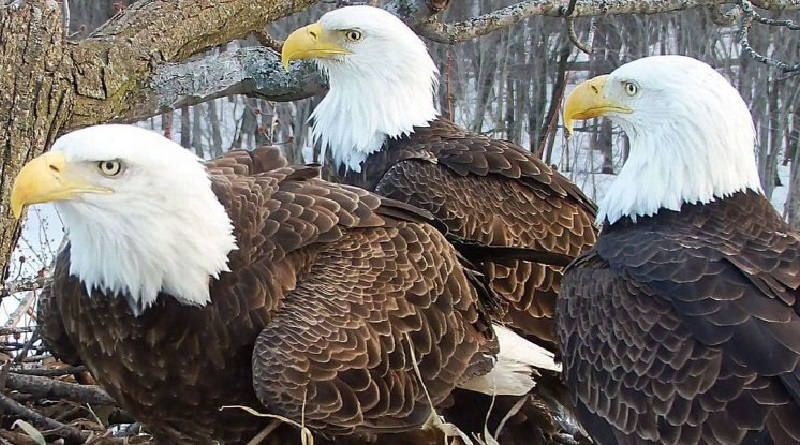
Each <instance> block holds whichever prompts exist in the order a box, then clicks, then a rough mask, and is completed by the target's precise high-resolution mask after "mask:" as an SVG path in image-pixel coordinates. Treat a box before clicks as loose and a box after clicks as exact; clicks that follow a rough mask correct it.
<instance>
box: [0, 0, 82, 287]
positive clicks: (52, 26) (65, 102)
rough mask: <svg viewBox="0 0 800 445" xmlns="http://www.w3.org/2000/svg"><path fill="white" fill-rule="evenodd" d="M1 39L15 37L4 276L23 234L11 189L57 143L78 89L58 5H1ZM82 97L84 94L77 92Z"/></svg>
mask: <svg viewBox="0 0 800 445" xmlns="http://www.w3.org/2000/svg"><path fill="white" fill-rule="evenodd" d="M0 36H2V38H3V39H4V40H5V39H12V38H13V39H14V41H15V43H14V44H9V43H8V42H6V43H5V44H4V45H3V50H2V51H0V66H2V67H9V68H11V67H13V70H11V71H6V72H5V73H4V74H3V75H2V76H0V104H2V106H0V134H2V145H0V150H2V159H3V162H2V165H0V203H2V209H3V210H2V211H3V214H2V219H1V222H0V271H3V274H2V276H0V278H4V277H5V275H6V273H7V262H8V258H9V256H10V255H11V251H12V250H13V248H14V245H15V244H16V242H17V237H18V236H19V229H20V227H19V222H18V221H17V220H15V219H14V218H12V215H11V209H10V206H9V205H8V203H9V198H10V193H11V185H12V181H13V179H14V178H15V177H16V176H17V173H18V172H19V169H20V168H21V167H22V165H23V164H24V163H25V162H26V161H27V160H28V159H30V158H32V157H33V156H35V155H38V154H39V153H41V152H42V150H43V148H44V147H46V146H49V145H50V144H52V143H53V140H54V139H55V138H56V136H57V135H58V132H59V131H60V129H61V127H62V126H63V125H64V121H65V120H66V118H67V116H66V113H67V110H68V109H70V108H72V106H73V104H74V101H75V89H73V88H72V85H71V84H70V80H69V79H68V75H66V74H65V73H64V72H63V71H62V70H61V68H62V65H63V64H65V63H66V61H65V59H67V58H68V56H67V55H66V51H65V48H64V46H65V43H64V29H63V27H62V19H61V11H60V8H59V6H58V4H56V3H55V2H54V1H47V0H28V1H27V2H26V3H25V4H24V5H23V6H22V7H21V9H19V10H16V11H12V10H11V9H9V8H5V7H0ZM78 93H79V94H80V90H78Z"/></svg>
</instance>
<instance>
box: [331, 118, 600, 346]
mask: <svg viewBox="0 0 800 445" xmlns="http://www.w3.org/2000/svg"><path fill="white" fill-rule="evenodd" d="M328 165H330V163H329V164H328ZM327 171H328V172H329V173H328V175H329V177H330V178H331V179H334V180H337V181H341V182H345V183H348V184H352V185H356V186H358V187H363V188H366V189H368V190H374V191H375V192H376V193H378V194H380V195H383V196H387V197H390V198H393V199H396V200H399V201H403V202H406V203H409V204H413V205H415V206H417V207H420V208H423V209H425V210H428V211H430V212H431V213H433V215H434V216H435V217H436V218H438V219H440V220H441V221H442V222H444V224H445V225H446V226H447V228H448V230H449V233H450V234H452V235H455V236H454V237H453V238H452V240H453V241H455V242H456V243H458V241H459V240H463V241H468V242H476V243H479V244H482V245H489V246H513V247H525V248H533V249H535V250H539V251H547V252H555V253H560V254H565V255H568V256H570V257H574V256H577V255H578V254H579V253H581V252H583V251H585V250H586V249H588V248H590V247H591V246H592V244H593V243H594V241H595V236H596V231H595V228H594V225H593V221H594V214H595V207H594V204H593V202H592V201H591V200H590V199H589V198H588V197H586V195H584V194H583V192H581V191H580V189H579V188H578V187H577V186H576V185H575V184H574V183H572V182H571V181H569V180H568V179H567V178H565V177H564V176H562V175H561V174H560V173H558V172H557V171H555V170H553V169H552V168H550V167H548V166H547V165H546V164H544V163H543V162H542V161H541V160H539V159H538V158H536V157H535V156H533V155H532V154H531V153H530V152H528V151H526V150H524V149H522V148H521V147H519V146H517V145H515V144H512V143H510V142H507V141H502V140H497V139H491V138H488V137H486V136H481V135H477V134H474V133H470V132H467V131H465V130H464V129H462V128H460V127H459V126H457V125H456V124H454V123H452V122H450V121H447V120H444V119H436V120H433V121H432V122H430V127H417V128H415V129H414V133H412V134H411V135H409V136H406V137H401V138H387V140H386V142H385V144H384V147H383V148H382V150H381V151H379V152H376V153H373V154H372V155H370V156H369V157H368V158H367V159H366V161H364V163H363V166H362V170H361V172H359V173H355V172H353V171H352V170H349V169H346V168H345V167H344V166H341V167H340V168H339V169H338V170H334V169H333V168H330V167H327ZM481 270H482V272H483V273H484V274H486V276H487V277H488V279H489V280H490V283H491V286H492V290H493V291H495V292H496V293H497V294H498V295H500V296H501V297H502V299H503V300H504V303H505V311H504V312H505V313H504V315H503V317H502V320H503V321H504V322H507V323H509V324H510V325H511V326H512V327H514V328H515V329H516V330H517V331H518V332H520V333H522V334H523V335H525V336H526V337H527V338H528V339H530V340H532V341H535V342H537V343H540V344H543V345H546V346H548V347H550V348H554V346H555V335H556V329H555V318H554V317H555V314H554V312H555V306H556V297H557V295H558V291H559V283H560V281H561V267H552V266H545V265H542V264H536V263H531V262H527V261H517V260H494V261H486V262H484V263H483V264H482V265H481Z"/></svg>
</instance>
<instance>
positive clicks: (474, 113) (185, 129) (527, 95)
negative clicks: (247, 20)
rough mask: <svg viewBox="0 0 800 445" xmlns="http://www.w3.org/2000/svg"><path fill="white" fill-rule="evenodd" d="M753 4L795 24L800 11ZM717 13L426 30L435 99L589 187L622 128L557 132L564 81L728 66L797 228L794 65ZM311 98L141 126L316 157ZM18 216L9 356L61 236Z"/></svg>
mask: <svg viewBox="0 0 800 445" xmlns="http://www.w3.org/2000/svg"><path fill="white" fill-rule="evenodd" d="M515 2H516V1H515V0H460V1H453V2H451V4H450V5H449V7H448V8H447V9H446V10H445V12H444V13H443V14H444V15H443V17H442V18H441V19H442V21H443V22H454V21H461V20H466V19H468V18H470V17H474V16H477V15H480V14H484V13H488V12H491V11H494V10H497V9H499V8H501V7H504V6H507V5H510V4H512V3H515ZM126 7H127V5H126V3H125V2H123V1H117V0H71V1H70V13H71V18H70V33H71V37H72V38H73V39H78V40H79V39H82V38H85V37H87V36H88V35H89V34H90V33H91V31H93V30H94V29H96V28H97V27H99V26H100V25H101V24H103V23H104V22H105V21H106V20H107V19H108V18H110V17H112V16H113V15H115V14H117V13H118V12H119V11H120V10H122V9H124V8H126ZM335 7H336V4H335V3H333V2H331V3H319V4H317V5H315V6H313V7H311V8H310V9H308V10H306V11H304V12H301V13H298V14H295V15H293V16H290V17H288V18H285V19H281V20H279V21H276V22H273V23H271V24H270V25H269V27H268V29H267V32H268V33H269V34H270V35H271V36H273V37H275V38H276V39H282V38H284V37H285V36H286V35H287V34H288V33H289V32H291V31H292V30H294V29H296V28H297V27H299V26H303V25H305V24H308V23H310V22H312V21H314V20H316V19H317V18H318V17H319V16H320V15H322V14H323V13H324V12H325V11H327V10H330V9H333V8H335ZM762 13H763V14H764V15H765V16H766V17H774V18H780V19H791V20H794V21H795V22H800V13H798V12H776V13H773V12H770V11H764V12H762ZM723 19H724V18H723V17H721V16H720V13H719V10H718V9H717V8H716V7H711V8H694V9H689V10H687V11H681V12H675V13H666V14H656V15H633V14H628V15H619V16H601V17H596V18H578V19H576V20H575V31H576V37H577V41H579V42H581V43H582V44H584V45H586V46H588V47H589V48H590V49H591V53H590V54H586V53H584V52H582V51H581V50H580V49H579V48H578V47H576V45H575V44H574V42H573V41H571V39H570V37H569V30H568V28H567V26H565V21H564V20H563V19H559V18H548V17H532V18H528V19H525V20H523V21H521V22H520V23H518V24H516V25H514V26H512V27H509V28H506V29H502V30H499V31H496V32H493V33H489V34H487V35H484V36H482V37H481V38H479V39H475V40H469V41H466V42H462V43H457V44H454V45H449V44H442V43H436V42H432V41H429V42H428V44H429V49H430V51H431V53H432V54H433V57H434V60H435V61H436V63H437V64H438V67H439V71H440V73H441V82H440V85H439V88H438V94H437V96H438V97H437V99H438V103H439V107H440V109H441V112H442V114H443V115H444V116H446V117H449V118H451V119H454V120H455V121H456V122H458V123H459V124H461V125H463V126H465V127H467V128H469V129H470V130H472V131H476V132H481V133H485V134H488V135H489V136H491V137H494V138H502V139H508V140H511V141H514V142H517V143H520V144H521V145H522V146H523V147H525V148H528V149H530V150H531V151H533V152H535V153H537V155H539V156H540V157H541V158H543V159H544V160H545V161H546V162H548V163H550V164H553V165H556V166H557V168H558V169H559V170H561V171H562V172H564V173H565V174H566V175H568V176H570V177H571V178H572V179H574V180H575V181H576V182H577V183H578V185H579V186H581V187H582V188H583V189H584V190H585V191H587V192H588V193H589V194H590V196H592V197H594V198H598V197H599V195H600V194H602V191H603V190H604V187H603V184H604V183H605V182H607V181H609V180H610V179H612V178H613V175H614V173H616V172H618V171H619V168H620V166H621V165H622V162H623V161H624V159H625V156H626V152H627V146H626V141H625V137H624V135H622V134H621V133H620V132H619V130H618V129H617V128H616V127H613V126H612V125H611V124H610V122H609V121H607V120H600V121H597V122H588V123H586V124H584V126H583V127H581V128H578V132H577V135H576V137H575V138H574V139H573V140H570V141H569V142H567V141H566V140H565V139H564V137H563V134H562V132H561V130H560V127H561V122H560V118H559V115H558V114H559V105H560V103H561V101H562V98H563V95H564V92H565V91H569V89H570V88H571V87H572V85H574V84H575V83H577V82H579V81H581V80H583V79H585V78H587V77H590V76H594V75H599V74H605V73H608V72H610V71H612V70H613V69H615V68H616V67H618V66H620V65H621V64H623V63H625V62H628V61H631V60H634V59H637V58H639V57H643V56H647V55H655V54H682V55H688V56H692V57H696V58H698V59H701V60H703V61H705V62H708V63H709V64H711V65H712V66H714V67H715V68H717V69H718V70H719V71H721V72H722V73H724V74H725V75H726V76H727V77H728V79H729V80H730V81H731V82H732V83H733V84H734V85H736V86H737V87H738V88H739V90H740V92H741V93H742V95H743V97H744V99H745V102H746V103H748V104H749V105H750V109H751V113H752V115H753V119H754V121H755V125H756V130H757V134H758V140H757V147H756V148H757V157H758V162H759V171H760V176H761V178H762V183H763V186H764V188H765V190H766V192H767V194H768V195H770V196H772V194H773V193H775V194H776V195H777V197H776V199H773V202H775V203H777V204H776V207H778V210H779V211H782V212H783V214H784V216H785V218H786V219H787V220H788V221H789V222H790V223H791V224H793V225H794V226H795V227H800V170H798V168H797V165H798V162H800V150H798V148H800V98H799V97H798V96H800V75H794V76H791V75H786V74H784V73H782V72H780V71H779V70H776V69H774V68H771V67H770V66H768V65H767V64H764V63H760V62H758V61H756V60H754V59H753V58H752V57H750V56H749V55H743V54H742V50H741V46H740V44H739V39H738V34H737V33H738V31H739V29H740V27H739V23H738V21H734V22H733V23H727V24H725V23H722V21H724V20H723ZM748 40H749V43H750V45H752V47H753V48H754V49H755V50H756V51H758V52H759V53H761V54H763V55H765V56H768V57H770V58H772V59H776V60H782V61H785V62H787V63H790V64H794V63H798V62H800V42H799V41H798V40H800V31H793V30H790V29H788V28H786V27H775V26H767V25H754V26H752V28H751V30H750V32H749V35H748ZM256 45H260V43H259V42H258V41H257V40H256V38H255V37H249V38H248V39H246V40H239V41H235V42H232V43H230V44H228V45H226V47H218V48H213V49H210V50H208V51H207V52H205V53H204V54H198V55H196V56H195V58H200V57H203V56H208V55H213V54H220V53H222V52H224V51H225V50H227V49H230V48H234V47H236V46H242V47H243V46H256ZM795 74H797V73H795ZM320 99H321V95H317V96H315V97H312V98H309V99H304V100H300V101H296V102H271V101H267V100H263V99H258V98H252V97H247V96H244V95H229V96H226V97H222V98H219V99H216V100H213V101H209V102H206V103H202V104H199V105H194V106H184V107H181V108H179V109H177V110H175V111H170V112H168V113H166V114H162V115H159V116H156V117H153V118H150V119H147V120H145V121H141V122H139V125H142V126H145V127H148V128H152V129H154V130H157V131H161V132H163V133H164V134H166V135H168V136H170V137H171V138H173V139H174V140H176V141H178V142H180V144H181V145H183V146H184V147H186V148H188V149H191V150H194V151H195V152H196V153H197V154H198V155H200V156H203V157H205V158H209V157H214V156H217V155H219V154H221V153H222V152H224V151H227V150H229V149H231V148H238V147H242V148H252V147H255V146H257V145H261V144H265V143H272V144H277V145H280V146H281V147H282V148H283V149H284V153H285V154H286V155H287V157H288V158H289V159H290V161H293V162H303V161H304V160H306V161H311V160H314V161H319V159H318V155H319V154H318V153H314V152H313V150H311V149H310V147H309V140H308V139H309V136H308V135H309V132H308V126H307V119H308V117H309V115H310V113H311V111H312V109H313V107H314V106H315V105H316V104H317V103H318V102H319V100H320ZM354 124H357V123H354ZM719 162H725V160H724V159H720V160H719ZM784 203H785V204H784ZM34 210H35V209H34ZM31 221H33V222H34V223H35V224H32V223H31ZM28 224H29V225H34V226H36V227H37V230H35V231H32V230H26V231H24V232H23V237H22V238H21V239H20V243H19V246H18V248H17V250H16V251H15V253H14V254H13V255H12V258H11V263H12V264H11V270H12V274H11V276H9V277H6V287H5V288H3V289H4V292H3V294H4V295H3V297H6V298H4V299H3V305H2V313H0V323H4V327H3V328H2V329H3V330H5V332H3V330H0V338H2V339H3V340H2V346H1V347H0V349H2V350H3V351H5V352H3V354H6V356H7V357H6V360H9V361H10V360H11V359H12V357H16V359H17V360H18V361H19V360H21V359H22V357H27V358H25V360H29V361H35V360H40V359H41V358H42V356H40V355H39V353H41V352H42V351H38V350H37V348H38V343H37V342H35V338H33V337H32V336H31V333H32V332H33V330H34V323H35V322H34V320H33V317H31V315H32V314H33V308H34V305H35V300H36V299H35V296H36V293H37V292H38V291H36V290H31V291H25V292H16V293H15V292H12V291H13V289H12V288H11V287H9V285H8V283H14V282H15V280H16V281H20V280H22V279H23V278H26V279H27V277H34V278H36V277H42V276H44V275H46V271H47V270H48V268H49V267H50V266H51V265H52V261H53V259H54V257H55V253H56V252H57V250H58V247H59V244H60V242H61V230H60V224H59V221H58V220H57V216H56V217H55V218H53V215H43V214H42V213H40V212H39V211H37V210H35V211H31V212H29V223H28ZM20 282H21V281H20ZM25 282H28V281H25ZM20 352H22V354H20ZM3 379H5V377H3ZM0 435H2V434H0Z"/></svg>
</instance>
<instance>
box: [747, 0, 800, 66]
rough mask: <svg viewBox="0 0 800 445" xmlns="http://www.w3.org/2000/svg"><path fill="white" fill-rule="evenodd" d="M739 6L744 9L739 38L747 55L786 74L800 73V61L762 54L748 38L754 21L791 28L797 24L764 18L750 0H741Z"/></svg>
mask: <svg viewBox="0 0 800 445" xmlns="http://www.w3.org/2000/svg"><path fill="white" fill-rule="evenodd" d="M739 8H741V10H742V20H741V23H740V26H739V31H738V36H737V37H738V39H739V45H740V46H741V47H742V51H744V52H745V53H746V54H747V55H749V56H750V57H751V58H753V60H755V61H757V62H761V63H763V64H766V65H767V66H770V67H772V68H776V69H779V70H781V71H782V72H783V73H784V74H790V73H792V74H793V75H794V74H797V73H800V63H796V64H794V65H790V64H788V63H786V62H782V61H780V60H776V59H773V58H770V57H767V56H765V55H763V54H760V53H758V52H757V51H756V50H755V49H753V47H752V46H751V45H750V42H749V41H748V40H747V34H748V32H749V31H750V26H752V24H753V22H754V21H756V22H758V23H764V24H769V25H774V26H786V27H787V28H789V29H794V27H796V26H797V25H796V24H795V23H794V22H792V21H790V20H780V21H778V20H772V19H764V18H762V17H761V16H760V15H758V13H757V12H756V11H755V10H754V9H753V3H751V2H750V1H749V0H739Z"/></svg>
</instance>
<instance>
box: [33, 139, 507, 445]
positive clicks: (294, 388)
mask: <svg viewBox="0 0 800 445" xmlns="http://www.w3.org/2000/svg"><path fill="white" fill-rule="evenodd" d="M276 152H277V149H274V148H264V149H257V150H256V151H254V152H245V151H235V152H230V153H228V154H226V155H224V156H223V157H221V158H219V159H216V160H213V161H210V162H209V163H208V169H209V174H210V176H211V178H212V187H213V189H214V192H215V193H216V195H217V196H218V198H219V200H220V202H221V203H222V204H223V205H224V206H225V208H226V209H227V211H228V214H229V216H230V218H231V220H232V221H233V222H234V234H235V236H236V238H237V244H238V250H234V251H232V252H231V253H230V254H229V267H230V269H231V272H227V273H222V274H221V275H220V277H219V279H218V280H212V281H211V283H210V286H211V292H210V293H211V302H210V304H209V305H208V306H206V307H203V308H200V307H188V306H183V305H181V304H180V303H178V302H177V300H175V299H174V298H172V297H170V296H169V295H160V296H159V298H158V300H157V301H156V303H155V304H154V305H153V307H151V308H150V309H149V310H147V311H146V312H145V313H144V314H143V315H141V316H139V317H134V316H133V314H132V313H131V311H130V309H129V308H128V305H127V304H126V302H125V300H124V298H116V297H110V296H107V295H104V294H103V293H102V292H99V291H96V290H95V291H94V292H93V293H92V295H91V296H89V295H87V294H86V291H85V289H84V287H83V285H82V284H81V283H79V281H78V280H77V279H76V278H74V277H70V275H69V264H70V247H69V246H67V247H66V248H65V249H64V250H63V251H62V252H61V254H60V255H59V259H58V261H57V265H56V271H55V276H54V285H53V288H52V296H53V297H54V298H55V300H56V303H57V304H56V305H55V306H52V305H49V306H48V308H51V309H52V308H57V310H56V311H52V310H50V311H48V315H47V318H50V317H52V319H49V320H44V323H43V326H44V328H45V330H46V332H45V333H44V338H45V339H51V341H49V342H48V343H49V344H55V343H54V342H53V341H52V339H57V341H58V343H59V344H63V343H65V341H64V340H65V339H67V340H68V343H67V344H71V345H72V346H73V347H74V351H75V352H76V354H77V356H78V357H79V358H80V360H81V361H82V362H83V363H85V364H86V365H87V366H88V367H89V369H90V370H91V371H92V373H93V374H94V376H95V378H96V379H97V381H98V382H99V383H100V384H101V385H102V386H103V388H105V389H106V390H107V391H108V392H109V394H111V395H112V396H113V397H114V398H115V399H117V400H118V401H119V402H120V403H121V405H122V407H123V408H124V409H125V410H126V411H128V412H129V413H130V414H131V415H132V416H133V417H134V418H136V419H137V420H140V421H141V422H142V423H144V424H145V425H146V427H147V428H148V429H149V430H150V431H151V432H153V433H154V434H155V435H156V437H157V439H158V440H160V441H162V442H164V443H181V444H183V443H187V444H188V443H199V444H205V443H211V441H212V440H222V441H223V442H224V443H246V442H247V441H248V440H250V439H251V438H252V436H253V435H255V434H256V433H257V432H258V431H259V430H260V429H261V428H263V427H264V426H266V424H267V423H268V422H269V419H263V418H256V417H253V416H251V415H249V414H246V413H244V412H242V411H239V410H236V409H226V410H223V411H222V412H220V411H219V407H220V406H222V405H235V404H240V405H247V406H251V407H254V408H256V409H258V410H260V411H265V410H267V409H269V410H270V411H271V412H273V413H276V414H280V415H283V416H286V417H289V418H292V419H295V420H297V421H298V422H299V421H300V420H301V418H303V419H304V421H305V422H306V425H308V426H309V427H311V428H314V429H315V430H316V431H324V432H327V433H331V432H333V433H341V432H348V431H352V430H357V429H359V430H363V431H365V432H384V431H386V432H397V431H403V430H407V429H409V428H414V427H415V426H418V425H419V424H420V423H421V422H423V421H424V420H426V419H427V416H428V415H429V414H430V407H429V405H428V402H427V399H426V397H425V395H424V390H423V387H422V384H420V382H419V379H418V378H417V377H416V374H415V370H414V369H413V368H414V367H413V365H412V360H411V356H410V352H409V348H411V347H413V348H414V350H415V355H416V358H417V360H418V370H419V372H420V376H421V377H422V379H423V381H424V382H425V385H426V387H427V390H428V391H429V393H430V396H431V398H432V399H433V401H434V402H438V401H442V400H444V398H445V397H446V396H447V395H448V394H449V392H450V391H451V390H452V388H453V387H454V386H455V384H456V383H457V382H458V381H460V380H461V379H462V378H464V377H465V375H468V374H470V373H482V372H486V370H487V369H488V366H489V362H488V359H486V358H484V356H483V354H482V353H479V351H481V352H486V353H490V352H495V351H496V347H497V346H496V340H495V339H494V338H493V336H492V334H491V328H490V326H489V319H488V316H487V315H486V313H485V312H484V310H483V304H482V302H481V301H480V299H484V300H486V302H488V299H489V298H491V296H490V294H489V293H488V292H484V291H481V289H480V286H479V283H478V282H476V281H475V279H474V278H471V276H470V275H469V274H468V273H465V271H464V270H463V267H462V265H461V263H460V262H459V259H458V256H457V254H456V252H455V251H454V250H453V249H452V247H451V246H450V245H449V243H448V242H447V241H446V240H445V239H444V237H443V236H442V234H441V233H440V232H439V231H438V230H437V229H435V228H434V227H433V226H431V225H429V224H427V223H426V221H427V216H426V214H425V213H424V212H417V211H414V210H413V208H411V207H409V206H407V205H404V204H400V203H394V202H392V201H390V200H386V199H385V198H381V197H379V196H376V195H374V194H371V193H369V192H367V191H364V190H360V189H357V188H353V187H347V186H341V185H336V184H331V183H327V182H325V181H323V180H321V179H319V178H318V174H319V171H318V169H317V168H315V167H305V166H298V167H290V166H287V165H286V163H285V161H284V160H282V158H281V157H280V156H278V155H276ZM174 267H180V265H179V264H178V265H174ZM49 301H50V302H52V300H49ZM257 337H258V338H259V340H258V347H257V348H256V352H255V354H253V348H254V344H256V338H257ZM412 345H413V346H412ZM253 367H254V368H253ZM253 369H255V379H254V374H253V371H252V370H253ZM254 385H255V388H256V390H257V392H258V396H259V397H260V399H261V401H262V402H263V403H264V404H266V405H267V407H264V406H263V405H262V404H261V403H260V402H259V400H258V398H259V397H257V396H256V391H254ZM300 388H306V389H308V391H307V392H304V391H301V390H300ZM301 392H303V394H301ZM301 396H302V397H306V399H305V401H303V400H302V399H298V397H301ZM337 400H338V401H340V402H341V404H340V405H337V404H336V403H337V402H336V401H337ZM279 431H280V430H279ZM285 433H286V434H288V435H284V436H280V434H281V433H280V432H279V433H278V434H279V436H278V437H282V439H281V441H284V442H285V441H289V442H297V441H299V435H298V434H297V432H296V431H294V430H292V429H290V428H286V431H285ZM320 440H322V439H320ZM320 443H322V442H320Z"/></svg>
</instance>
